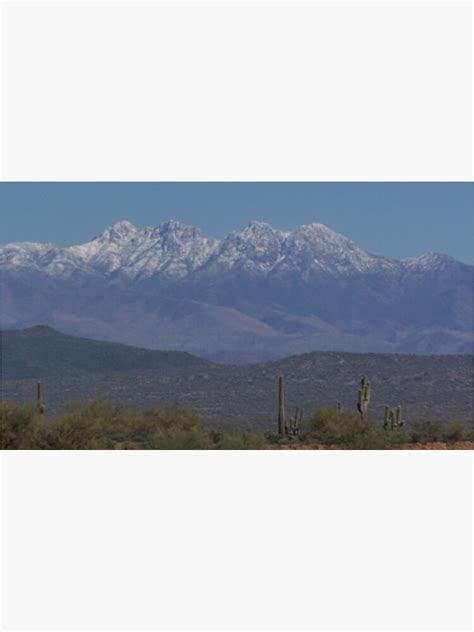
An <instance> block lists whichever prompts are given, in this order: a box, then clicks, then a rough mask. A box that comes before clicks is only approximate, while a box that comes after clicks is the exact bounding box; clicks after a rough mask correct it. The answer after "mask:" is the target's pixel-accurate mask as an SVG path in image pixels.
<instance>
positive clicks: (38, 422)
mask: <svg viewBox="0 0 474 632" xmlns="http://www.w3.org/2000/svg"><path fill="white" fill-rule="evenodd" d="M46 434H47V433H46V428H45V426H44V423H43V421H42V418H41V416H40V415H38V411H37V409H36V407H35V406H17V405H16V404H10V403H8V402H0V449H1V450H36V449H41V448H44V447H47V444H46Z"/></svg>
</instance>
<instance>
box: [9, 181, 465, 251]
mask: <svg viewBox="0 0 474 632" xmlns="http://www.w3.org/2000/svg"><path fill="white" fill-rule="evenodd" d="M473 208H474V185H473V184H472V183H0V243H6V242H11V241H41V242H48V243H55V244H58V245H70V244H73V243H81V242H84V241H88V240H90V239H92V238H93V237H94V236H95V235H97V234H98V233H100V232H102V231H103V230H104V229H105V228H106V227H107V226H109V225H111V224H113V223H115V222H118V221H120V220H123V219H127V220H129V221H131V222H133V223H134V224H135V225H137V226H139V227H144V226H153V225H156V224H159V223H160V222H162V221H164V220H166V219H170V218H172V219H177V220H180V221H183V222H185V223H189V224H193V225H195V226H198V227H199V228H201V229H202V230H203V231H204V232H205V233H206V234H209V235H213V236H216V237H221V236H223V235H225V234H227V233H228V232H230V231H231V230H235V229H239V228H242V227H244V226H245V225H246V224H248V222H249V221H251V220H260V221H265V222H268V223H270V224H272V226H274V227H275V228H281V229H292V228H295V227H296V226H299V225H301V224H307V223H311V222H319V223H322V224H326V225H327V226H329V227H330V228H332V229H334V230H336V231H338V232H341V233H343V234H344V235H346V236H347V237H350V238H351V239H353V240H354V241H355V242H357V243H358V244H359V245H360V246H362V247H363V248H365V249H367V250H370V251H373V252H377V253H381V254H384V255H387V256H391V257H397V258H401V257H406V256H412V255H417V254H420V253H422V252H427V251H437V252H444V253H446V254H449V255H451V256H453V257H456V258H457V259H459V260H461V261H465V262H467V263H474V210H473Z"/></svg>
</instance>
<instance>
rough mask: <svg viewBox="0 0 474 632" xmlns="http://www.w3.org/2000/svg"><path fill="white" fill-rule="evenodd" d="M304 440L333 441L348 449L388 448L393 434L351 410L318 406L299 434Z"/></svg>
mask: <svg viewBox="0 0 474 632" xmlns="http://www.w3.org/2000/svg"><path fill="white" fill-rule="evenodd" d="M300 440H301V441H302V442H303V443H313V444H315V443H316V444H322V445H334V446H337V447H340V448H344V449H349V450H380V449H384V448H387V447H388V446H389V443H390V437H388V435H387V433H386V432H385V431H384V430H383V428H381V426H379V425H378V424H376V423H375V422H373V421H371V420H370V419H362V418H361V416H360V415H358V414H357V413H356V412H354V411H351V410H342V411H340V412H339V411H337V410H335V409H334V408H332V407H328V408H317V409H316V410H315V412H314V414H313V416H312V417H311V418H310V419H309V421H308V422H307V424H306V429H305V431H304V432H303V433H302V435H300Z"/></svg>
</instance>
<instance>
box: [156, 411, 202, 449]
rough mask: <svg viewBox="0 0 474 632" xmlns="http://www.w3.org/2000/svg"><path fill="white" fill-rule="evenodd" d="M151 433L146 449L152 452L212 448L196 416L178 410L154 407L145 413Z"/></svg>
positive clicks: (199, 419)
mask: <svg viewBox="0 0 474 632" xmlns="http://www.w3.org/2000/svg"><path fill="white" fill-rule="evenodd" d="M145 419H146V421H147V422H148V423H149V424H150V427H151V433H150V435H149V437H148V438H147V439H146V447H148V448H151V449H153V450H209V449H211V448H213V447H214V445H213V442H212V439H211V436H210V434H209V432H208V430H207V427H206V425H205V424H204V422H203V421H202V419H201V418H200V417H198V415H196V414H195V413H193V412H191V411H188V410H181V409H178V408H167V407H155V408H153V409H151V410H148V411H147V412H146V413H145Z"/></svg>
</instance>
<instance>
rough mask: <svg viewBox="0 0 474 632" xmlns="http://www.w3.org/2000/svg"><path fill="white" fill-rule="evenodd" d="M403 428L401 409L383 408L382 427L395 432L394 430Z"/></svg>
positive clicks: (398, 407)
mask: <svg viewBox="0 0 474 632" xmlns="http://www.w3.org/2000/svg"><path fill="white" fill-rule="evenodd" d="M402 426H403V420H402V407H401V406H397V407H396V408H389V407H388V406H385V415H384V421H383V427H384V428H385V430H395V428H401V427H402Z"/></svg>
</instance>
